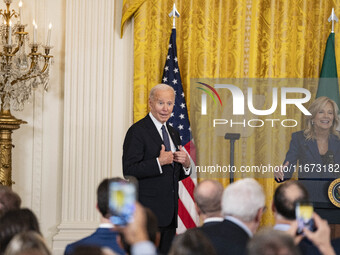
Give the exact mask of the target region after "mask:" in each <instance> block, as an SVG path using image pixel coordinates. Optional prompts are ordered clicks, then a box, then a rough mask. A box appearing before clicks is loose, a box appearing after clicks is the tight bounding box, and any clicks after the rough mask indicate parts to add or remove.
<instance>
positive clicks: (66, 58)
mask: <svg viewBox="0 0 340 255" xmlns="http://www.w3.org/2000/svg"><path fill="white" fill-rule="evenodd" d="M18 2H19V0H14V1H13V4H12V6H11V9H13V8H15V9H17V4H18ZM122 2H123V0H116V1H112V0H58V1H56V0H29V1H28V0H24V1H23V21H24V22H25V23H26V24H28V27H27V28H26V31H28V32H30V34H31V33H32V32H31V31H32V20H33V18H35V19H36V21H37V23H38V38H39V41H41V42H45V40H46V35H47V27H48V23H49V22H51V23H52V24H53V29H52V39H51V44H52V45H53V46H54V48H53V50H52V52H51V53H52V55H53V56H54V65H53V66H52V68H51V77H50V83H49V84H50V90H49V92H48V93H45V92H42V91H41V90H38V91H37V92H35V94H34V95H33V97H32V100H31V102H30V103H29V104H27V105H26V106H25V110H24V111H23V112H12V113H13V115H14V116H16V117H17V118H21V119H23V120H26V121H27V122H28V124H26V125H22V126H21V128H20V129H19V130H16V131H14V133H13V144H14V145H15V148H14V149H13V158H12V159H13V180H14V181H15V184H14V185H13V190H14V191H16V192H18V193H19V195H20V196H21V197H22V200H23V206H25V207H29V208H32V209H33V210H34V212H35V213H36V214H37V216H38V218H39V221H40V224H41V228H42V232H43V234H44V236H45V237H46V239H47V241H48V243H49V244H50V246H51V247H53V250H54V253H55V254H62V252H63V248H64V246H65V245H66V244H67V243H69V242H71V241H73V240H75V239H77V238H80V237H81V236H84V235H86V234H87V233H88V232H91V231H92V230H93V229H94V228H95V227H96V226H97V224H98V214H97V212H96V211H95V190H96V187H97V185H98V183H99V181H100V180H101V179H102V178H104V177H108V176H117V175H119V176H121V175H122V172H121V155H122V144H123V139H124V136H125V132H126V130H127V128H128V127H129V126H130V125H131V123H132V111H133V108H132V91H133V89H132V83H133V28H132V23H131V22H129V23H128V24H127V25H126V26H125V34H124V38H123V39H120V20H121V9H122ZM0 8H1V9H3V8H4V4H2V5H1V4H0ZM31 36H32V35H31Z"/></svg>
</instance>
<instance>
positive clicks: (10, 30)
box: [7, 21, 12, 45]
mask: <svg viewBox="0 0 340 255" xmlns="http://www.w3.org/2000/svg"><path fill="white" fill-rule="evenodd" d="M7 43H8V45H11V44H12V21H10V22H9V28H8V41H7Z"/></svg>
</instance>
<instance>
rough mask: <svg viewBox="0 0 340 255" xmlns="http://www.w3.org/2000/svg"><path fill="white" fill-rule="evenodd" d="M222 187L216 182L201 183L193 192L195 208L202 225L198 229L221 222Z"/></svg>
mask: <svg viewBox="0 0 340 255" xmlns="http://www.w3.org/2000/svg"><path fill="white" fill-rule="evenodd" d="M222 194H223V186H222V184H221V183H220V182H218V181H216V180H210V179H206V180H203V181H201V182H200V183H199V184H198V185H197V186H196V187H195V190H194V199H195V207H196V211H197V214H198V215H199V217H200V220H201V221H203V225H202V226H201V227H200V228H206V227H207V226H210V225H214V224H216V223H218V222H222V221H223V217H222V214H221V199H222Z"/></svg>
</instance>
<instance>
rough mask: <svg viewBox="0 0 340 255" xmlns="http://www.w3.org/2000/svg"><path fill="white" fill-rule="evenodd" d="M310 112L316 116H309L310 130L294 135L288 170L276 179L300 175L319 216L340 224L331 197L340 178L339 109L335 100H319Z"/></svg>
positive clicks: (279, 173)
mask: <svg viewBox="0 0 340 255" xmlns="http://www.w3.org/2000/svg"><path fill="white" fill-rule="evenodd" d="M308 110H309V112H310V113H311V114H312V115H309V116H307V119H306V128H305V130H302V131H298V132H295V133H293V134H292V139H291V142H290V146H289V150H288V152H287V154H286V158H285V160H284V165H283V166H284V169H283V171H282V172H277V173H275V179H276V181H278V182H282V181H285V180H288V179H290V178H291V176H292V174H293V173H294V172H298V178H299V180H300V181H301V182H302V183H303V185H304V186H305V187H306V188H307V190H308V192H309V197H310V199H311V202H313V204H314V207H315V208H316V212H317V213H319V215H320V216H321V217H323V218H326V219H327V220H328V221H329V223H340V217H339V209H338V210H336V208H337V207H335V206H334V205H333V204H332V203H331V202H330V201H329V198H328V194H327V191H328V186H329V184H330V183H331V181H332V180H334V179H335V178H340V134H339V132H338V131H337V130H336V128H337V127H338V126H339V117H338V111H339V109H338V106H337V104H336V103H335V102H334V101H333V100H331V99H329V98H328V97H319V98H317V99H316V100H315V101H314V102H313V103H312V104H311V106H310V107H309V109H308ZM297 162H298V164H297ZM333 214H334V215H333ZM335 214H338V215H335ZM332 215H333V216H334V217H335V218H338V220H339V222H335V220H334V219H333V216H332Z"/></svg>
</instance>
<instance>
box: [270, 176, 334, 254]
mask: <svg viewBox="0 0 340 255" xmlns="http://www.w3.org/2000/svg"><path fill="white" fill-rule="evenodd" d="M299 201H308V192H307V190H306V188H305V187H304V186H303V185H302V184H301V182H299V181H292V180H291V181H286V182H284V183H283V184H281V185H280V186H279V187H277V189H276V190H275V193H274V199H273V203H272V210H273V212H274V218H275V225H274V229H276V230H281V231H287V232H289V233H290V234H291V235H292V236H293V237H294V238H295V240H296V242H298V248H299V250H300V252H301V254H306V255H311V254H320V252H321V254H327V253H322V250H325V249H327V251H328V252H329V250H330V248H329V247H331V243H330V228H329V226H328V224H327V221H324V220H322V219H321V218H320V217H319V216H318V215H317V214H315V215H314V216H313V217H316V218H317V221H318V222H317V223H318V229H317V230H316V231H315V232H313V233H312V234H311V232H309V234H307V233H306V231H308V230H304V232H305V233H304V235H300V236H297V235H296V229H297V222H296V215H295V205H296V203H297V202H299ZM315 224H316V222H315ZM316 225H317V224H316ZM309 236H310V237H311V238H309ZM315 236H320V237H322V239H320V243H318V242H316V241H317V240H316V239H315ZM313 238H314V239H313Z"/></svg>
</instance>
